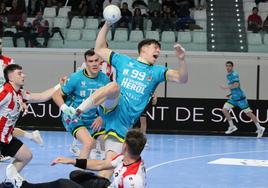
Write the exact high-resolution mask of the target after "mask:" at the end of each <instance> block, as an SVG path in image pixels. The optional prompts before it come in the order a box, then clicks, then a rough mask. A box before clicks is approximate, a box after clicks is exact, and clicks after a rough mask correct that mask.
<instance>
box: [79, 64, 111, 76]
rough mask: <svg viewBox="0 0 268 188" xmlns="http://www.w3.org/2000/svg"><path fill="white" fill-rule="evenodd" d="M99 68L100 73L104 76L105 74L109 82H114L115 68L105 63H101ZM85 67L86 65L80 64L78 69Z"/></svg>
mask: <svg viewBox="0 0 268 188" xmlns="http://www.w3.org/2000/svg"><path fill="white" fill-rule="evenodd" d="M100 66H101V72H103V73H104V74H106V75H107V76H108V77H109V78H110V80H111V81H113V80H115V78H116V77H115V75H116V71H115V68H114V67H113V66H112V65H111V64H109V63H107V62H106V61H103V62H102V64H101V65H100ZM86 67H87V65H86V63H85V62H84V63H82V65H81V67H80V69H85V68H86Z"/></svg>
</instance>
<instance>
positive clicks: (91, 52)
mask: <svg viewBox="0 0 268 188" xmlns="http://www.w3.org/2000/svg"><path fill="white" fill-rule="evenodd" d="M93 55H95V52H94V48H91V49H90V50H87V51H86V52H85V53H84V58H85V60H87V56H93Z"/></svg>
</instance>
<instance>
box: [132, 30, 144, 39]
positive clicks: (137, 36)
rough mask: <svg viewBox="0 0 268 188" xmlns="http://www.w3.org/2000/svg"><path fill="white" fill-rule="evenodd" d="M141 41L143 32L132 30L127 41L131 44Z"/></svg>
mask: <svg viewBox="0 0 268 188" xmlns="http://www.w3.org/2000/svg"><path fill="white" fill-rule="evenodd" d="M141 40H143V32H142V31H140V30H132V31H131V32H130V36H129V41H131V42H139V41H141Z"/></svg>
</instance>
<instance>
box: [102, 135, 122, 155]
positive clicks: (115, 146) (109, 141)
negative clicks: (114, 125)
mask: <svg viewBox="0 0 268 188" xmlns="http://www.w3.org/2000/svg"><path fill="white" fill-rule="evenodd" d="M104 145H105V153H106V152H108V151H113V152H115V153H117V154H120V153H122V149H123V143H122V142H120V141H119V140H117V139H116V138H115V137H113V136H108V137H107V138H106V139H105V141H104Z"/></svg>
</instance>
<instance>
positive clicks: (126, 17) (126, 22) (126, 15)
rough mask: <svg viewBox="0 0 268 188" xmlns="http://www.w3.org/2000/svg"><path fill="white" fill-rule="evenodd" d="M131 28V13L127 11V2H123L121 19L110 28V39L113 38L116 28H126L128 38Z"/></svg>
mask: <svg viewBox="0 0 268 188" xmlns="http://www.w3.org/2000/svg"><path fill="white" fill-rule="evenodd" d="M131 26H132V12H131V11H130V10H129V9H128V4H127V2H124V3H123V4H122V8H121V19H120V20H119V21H118V22H117V23H115V24H113V25H112V28H111V33H112V39H113V38H114V33H115V29H116V28H117V27H120V28H127V29H128V36H129V34H130V31H131Z"/></svg>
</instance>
